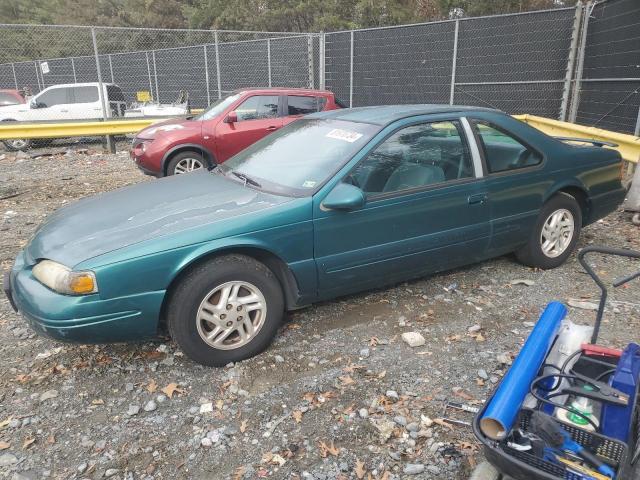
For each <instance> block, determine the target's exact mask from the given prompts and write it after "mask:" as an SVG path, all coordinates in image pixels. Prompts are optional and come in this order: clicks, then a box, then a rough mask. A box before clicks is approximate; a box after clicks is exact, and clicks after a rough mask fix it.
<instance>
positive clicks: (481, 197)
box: [467, 193, 488, 205]
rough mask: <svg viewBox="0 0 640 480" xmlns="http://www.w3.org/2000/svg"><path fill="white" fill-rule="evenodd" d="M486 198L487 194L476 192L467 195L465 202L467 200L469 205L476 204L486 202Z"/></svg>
mask: <svg viewBox="0 0 640 480" xmlns="http://www.w3.org/2000/svg"><path fill="white" fill-rule="evenodd" d="M487 198H488V196H487V194H486V193H477V194H475V195H469V196H468V197H467V202H469V205H477V204H482V203H484V202H486V201H487Z"/></svg>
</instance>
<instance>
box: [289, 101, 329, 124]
mask: <svg viewBox="0 0 640 480" xmlns="http://www.w3.org/2000/svg"><path fill="white" fill-rule="evenodd" d="M285 98H286V101H285V117H284V118H283V124H284V125H288V124H289V123H291V122H294V121H295V120H297V119H298V118H300V117H303V116H304V115H309V114H311V113H315V112H319V111H321V110H322V109H323V108H324V105H325V104H326V102H327V99H326V98H324V97H317V96H315V95H287V96H286V97H285Z"/></svg>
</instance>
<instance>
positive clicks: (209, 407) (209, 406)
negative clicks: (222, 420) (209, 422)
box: [200, 402, 213, 413]
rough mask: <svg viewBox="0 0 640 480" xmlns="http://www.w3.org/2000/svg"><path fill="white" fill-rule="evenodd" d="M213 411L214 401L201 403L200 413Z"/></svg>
mask: <svg viewBox="0 0 640 480" xmlns="http://www.w3.org/2000/svg"><path fill="white" fill-rule="evenodd" d="M209 412H213V403H211V402H209V403H203V404H202V405H200V413H209Z"/></svg>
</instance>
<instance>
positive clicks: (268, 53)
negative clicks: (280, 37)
mask: <svg viewBox="0 0 640 480" xmlns="http://www.w3.org/2000/svg"><path fill="white" fill-rule="evenodd" d="M267 71H268V76H269V86H271V39H270V38H267Z"/></svg>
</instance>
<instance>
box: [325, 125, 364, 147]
mask: <svg viewBox="0 0 640 480" xmlns="http://www.w3.org/2000/svg"><path fill="white" fill-rule="evenodd" d="M326 137H327V138H335V139H337V140H344V141H345V142H349V143H353V142H355V141H356V140H358V139H359V138H360V137H362V134H361V133H357V132H350V131H349V130H343V129H342V128H334V129H333V130H331V131H330V132H329V133H327V135H326Z"/></svg>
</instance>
